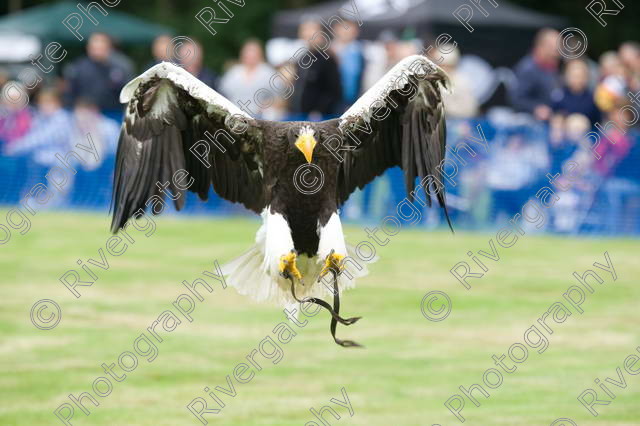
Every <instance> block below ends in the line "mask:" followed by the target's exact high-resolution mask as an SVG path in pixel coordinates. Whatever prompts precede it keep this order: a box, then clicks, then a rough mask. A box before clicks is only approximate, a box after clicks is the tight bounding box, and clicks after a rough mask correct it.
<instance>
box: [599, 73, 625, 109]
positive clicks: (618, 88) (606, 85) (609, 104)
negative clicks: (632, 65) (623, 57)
mask: <svg viewBox="0 0 640 426" xmlns="http://www.w3.org/2000/svg"><path fill="white" fill-rule="evenodd" d="M627 83H628V80H627V70H626V68H625V67H624V66H622V63H619V64H618V66H615V67H612V68H611V74H609V75H608V76H607V77H605V78H604V79H603V80H602V81H601V82H600V83H599V84H598V86H597V87H596V90H595V96H594V99H595V103H596V105H597V106H598V108H599V109H600V110H601V111H603V112H606V113H608V112H610V111H612V110H615V109H616V108H617V107H619V103H620V102H621V99H624V97H625V96H626V93H627V92H628V90H629V87H628V84H627Z"/></svg>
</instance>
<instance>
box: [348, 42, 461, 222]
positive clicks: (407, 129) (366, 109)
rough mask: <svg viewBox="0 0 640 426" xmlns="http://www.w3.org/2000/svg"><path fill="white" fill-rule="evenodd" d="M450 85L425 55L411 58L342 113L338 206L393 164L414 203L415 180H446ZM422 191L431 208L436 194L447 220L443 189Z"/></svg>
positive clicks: (446, 78) (427, 187)
mask: <svg viewBox="0 0 640 426" xmlns="http://www.w3.org/2000/svg"><path fill="white" fill-rule="evenodd" d="M448 86H449V79H448V76H447V75H446V73H445V72H444V71H443V70H442V69H441V68H440V67H438V66H437V65H435V64H434V63H433V62H431V61H430V60H429V59H427V58H426V57H424V56H420V55H415V56H410V57H408V58H405V59H403V60H402V61H401V62H400V63H398V64H397V65H396V66H395V67H393V69H392V70H391V71H389V72H388V73H387V74H386V75H385V76H384V77H383V78H382V79H381V80H380V81H379V82H378V83H376V85H375V86H373V87H372V88H371V89H369V90H368V91H367V92H366V93H365V94H364V95H363V96H362V97H361V98H360V99H359V100H358V101H357V102H356V103H355V104H354V105H353V106H352V107H351V108H349V110H348V111H347V112H345V113H344V114H343V115H342V117H341V118H340V119H339V120H340V121H339V124H338V128H339V130H340V132H341V134H342V141H341V142H342V148H341V150H340V155H341V157H342V158H343V159H344V161H342V162H341V163H340V166H339V175H338V189H337V190H338V194H337V196H338V202H339V203H340V204H342V203H344V202H345V201H346V200H347V198H349V195H351V193H352V192H353V191H354V190H355V189H356V188H363V187H364V186H365V185H366V184H367V183H369V182H371V181H372V180H373V179H374V178H375V177H376V176H379V175H381V174H382V173H384V171H385V170H387V169H388V168H391V167H394V166H400V167H401V168H402V170H403V171H404V178H405V186H406V189H407V194H408V197H409V199H410V200H411V201H413V196H412V194H411V192H412V191H413V189H414V185H415V180H416V177H419V178H420V181H421V182H423V180H424V179H425V178H427V177H428V176H433V177H434V178H437V179H438V182H442V176H441V171H440V169H439V168H438V166H439V165H440V163H441V162H442V160H443V159H444V156H445V144H446V123H445V113H444V105H443V102H442V94H443V91H444V90H447V89H448ZM427 181H429V179H428V178H427ZM424 187H425V191H426V192H427V197H426V198H427V202H428V203H429V206H430V205H431V195H435V196H436V198H437V199H438V201H439V204H440V206H442V208H444V210H445V214H446V216H447V221H448V220H449V216H448V214H447V210H446V206H445V197H444V188H441V190H436V189H435V188H434V185H431V184H428V185H424ZM449 225H450V226H451V223H450V222H449Z"/></svg>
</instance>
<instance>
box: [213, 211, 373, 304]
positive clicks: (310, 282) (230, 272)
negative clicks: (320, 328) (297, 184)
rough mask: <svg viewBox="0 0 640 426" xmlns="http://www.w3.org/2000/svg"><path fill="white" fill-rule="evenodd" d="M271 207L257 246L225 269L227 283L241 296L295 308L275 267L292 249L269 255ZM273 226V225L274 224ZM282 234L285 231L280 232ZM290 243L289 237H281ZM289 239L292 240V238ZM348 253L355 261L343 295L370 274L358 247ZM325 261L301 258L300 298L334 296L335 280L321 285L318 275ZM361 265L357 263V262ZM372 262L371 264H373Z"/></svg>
mask: <svg viewBox="0 0 640 426" xmlns="http://www.w3.org/2000/svg"><path fill="white" fill-rule="evenodd" d="M267 212H268V208H267V209H265V211H263V213H262V217H263V225H262V226H261V227H260V229H259V230H258V232H257V234H256V244H255V245H253V246H252V247H251V248H250V249H249V250H247V251H246V252H245V253H244V254H242V255H241V256H239V257H238V258H236V259H234V260H232V261H230V262H229V263H227V264H226V265H224V266H223V267H222V273H223V274H224V275H225V277H226V280H227V284H229V285H230V286H231V287H234V288H235V289H236V290H237V291H238V293H240V294H242V295H245V296H249V297H251V298H252V299H254V300H256V301H258V302H275V303H277V304H279V305H281V306H290V305H294V304H296V303H297V302H296V301H295V300H294V299H293V296H292V295H291V283H290V282H289V280H286V279H284V278H282V277H281V276H280V275H279V273H278V271H277V270H275V271H273V270H272V269H273V268H272V267H271V265H273V264H274V260H275V262H276V264H277V261H278V260H279V258H280V256H281V255H284V254H286V253H287V252H288V251H289V250H290V249H289V250H286V249H284V247H280V248H279V249H280V250H281V251H283V253H278V254H275V253H266V241H267V233H268V232H269V230H268V229H267V227H268V225H269V223H270V221H269V218H268V217H267V216H268V213H267ZM271 223H273V222H271ZM278 231H282V229H278ZM281 238H283V240H285V241H286V237H284V236H281ZM288 238H291V237H290V235H289V236H288ZM346 252H347V253H346V254H347V256H348V257H349V258H351V259H353V260H354V262H347V263H346V267H345V271H343V273H341V274H340V276H339V277H338V290H339V292H340V293H342V291H344V290H346V289H350V288H353V287H355V281H356V278H361V277H364V276H366V275H367V274H368V273H369V270H368V268H367V264H366V263H365V262H362V261H361V260H360V259H359V258H358V257H357V256H356V253H355V248H354V247H353V246H351V245H349V244H347V245H346ZM324 260H325V259H324V258H323V257H319V256H314V257H311V258H309V257H308V256H306V255H299V256H298V259H297V266H298V269H299V270H300V272H301V274H302V277H303V281H304V284H305V285H301V284H300V283H299V282H296V296H297V297H298V298H299V299H302V298H304V297H322V298H327V297H331V296H332V293H331V287H332V281H331V280H330V279H325V280H324V281H325V282H326V283H327V285H326V286H325V285H323V283H322V282H317V279H318V275H319V274H320V271H321V270H322V267H323V265H324ZM375 260H377V259H374V260H373V261H375ZM356 262H357V263H356ZM369 263H371V262H369Z"/></svg>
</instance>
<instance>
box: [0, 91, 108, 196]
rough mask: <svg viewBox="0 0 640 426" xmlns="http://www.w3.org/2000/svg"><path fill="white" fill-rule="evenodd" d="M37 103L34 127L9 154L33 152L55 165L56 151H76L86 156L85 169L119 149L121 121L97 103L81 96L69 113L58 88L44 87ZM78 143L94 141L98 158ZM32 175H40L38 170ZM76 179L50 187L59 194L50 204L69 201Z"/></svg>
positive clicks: (35, 157) (42, 163) (38, 159)
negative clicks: (105, 111) (116, 120)
mask: <svg viewBox="0 0 640 426" xmlns="http://www.w3.org/2000/svg"><path fill="white" fill-rule="evenodd" d="M37 103H38V108H37V113H36V115H35V118H34V124H33V127H32V128H31V130H29V132H28V133H27V134H26V135H25V136H24V137H22V138H20V139H18V140H16V141H15V143H14V144H13V145H11V146H10V147H9V148H8V149H7V154H8V155H23V154H31V156H32V159H33V161H34V163H35V165H36V166H38V167H45V168H51V167H54V166H58V165H59V162H58V160H57V159H56V157H55V155H56V154H60V155H65V154H66V153H67V152H69V151H71V150H74V151H75V152H76V153H77V154H78V155H79V156H80V158H81V159H82V163H81V166H82V168H83V169H85V170H93V169H96V168H97V167H99V166H100V165H101V163H102V160H104V158H105V157H106V155H105V154H106V153H112V152H115V147H116V144H117V140H118V133H119V126H118V123H117V122H115V121H114V120H111V119H109V118H106V117H105V116H103V115H101V114H100V112H99V109H98V107H97V105H95V104H92V103H91V102H90V101H87V100H84V99H82V98H80V99H78V101H77V103H76V105H75V106H74V109H73V112H68V111H67V110H65V109H64V108H63V107H62V100H61V98H60V96H59V95H58V92H57V91H55V90H54V89H43V90H42V91H41V92H40V93H39V95H38V97H37ZM89 138H90V141H91V142H89V141H88V139H89ZM77 143H82V144H83V145H85V146H88V145H90V144H92V145H93V146H94V147H95V149H96V150H97V155H98V159H97V160H96V158H95V157H94V155H92V154H91V153H85V152H83V151H82V150H78V149H77V148H76V147H75V145H76V144H77ZM71 161H72V164H71V166H72V167H75V166H76V164H75V163H73V160H71ZM31 174H32V175H33V176H39V175H38V174H37V173H31ZM73 178H74V175H72V174H68V176H67V179H68V180H67V182H66V184H65V185H64V187H63V188H60V187H57V188H52V187H49V188H48V189H49V192H51V193H55V194H57V195H56V197H55V199H54V200H53V202H49V203H48V205H49V206H50V207H51V206H55V205H60V204H62V203H64V202H65V201H66V199H67V198H68V195H69V194H70V191H71V188H72V187H73ZM31 186H32V185H27V186H26V187H27V188H29V187H31Z"/></svg>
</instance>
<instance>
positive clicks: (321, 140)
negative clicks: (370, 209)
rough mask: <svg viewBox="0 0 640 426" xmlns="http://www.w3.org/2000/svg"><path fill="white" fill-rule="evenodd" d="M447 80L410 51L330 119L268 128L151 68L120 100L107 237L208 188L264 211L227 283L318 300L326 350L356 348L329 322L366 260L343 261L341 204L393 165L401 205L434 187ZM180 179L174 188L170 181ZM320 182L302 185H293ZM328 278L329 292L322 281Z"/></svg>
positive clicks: (169, 72) (257, 292)
mask: <svg viewBox="0 0 640 426" xmlns="http://www.w3.org/2000/svg"><path fill="white" fill-rule="evenodd" d="M449 85H450V82H449V78H448V76H447V74H446V73H445V72H444V71H443V70H442V69H441V68H440V67H438V66H437V65H436V64H434V63H433V62H432V61H430V60H429V59H428V58H427V57H425V56H422V55H414V56H410V57H407V58H405V59H403V60H402V61H400V62H399V63H398V64H397V65H395V66H394V67H393V68H392V69H391V70H390V71H389V72H388V73H387V74H386V75H385V76H384V77H383V78H381V79H380V80H379V81H378V82H377V83H376V84H375V85H374V86H373V87H372V88H370V89H369V90H368V91H366V92H365V93H364V95H363V96H362V97H361V98H360V99H359V100H358V101H357V102H356V103H355V104H354V105H353V106H351V107H350V108H349V109H348V110H347V111H346V112H345V113H344V114H343V115H342V116H341V117H339V118H336V119H331V120H326V121H321V122H297V121H296V122H274V121H267V120H260V119H256V118H254V117H252V116H251V115H249V114H248V113H246V112H245V111H243V110H242V109H240V108H238V107H237V106H236V105H234V104H233V103H232V102H230V101H229V100H228V99H226V98H225V97H224V96H222V95H221V94H219V93H217V92H216V91H215V90H213V89H211V88H210V87H208V86H207V85H205V84H204V83H202V82H201V81H200V80H198V79H197V78H196V77H194V76H193V75H191V74H190V73H189V72H187V71H185V70H184V69H182V68H181V67H179V66H176V65H174V64H172V63H168V62H163V63H160V64H158V65H155V66H154V67H152V68H150V69H149V70H147V71H146V72H144V73H143V74H141V75H140V76H138V77H137V78H135V79H133V80H132V81H131V82H129V83H128V84H127V85H126V86H125V87H124V88H123V89H122V91H121V94H120V101H121V102H122V103H124V104H127V106H126V111H125V117H124V122H123V124H122V130H121V133H120V138H119V142H118V150H117V155H116V166H115V176H114V185H113V200H112V212H113V218H112V224H111V230H112V232H114V233H117V232H118V231H119V230H120V229H121V228H123V227H124V226H125V225H126V223H127V221H128V220H129V219H130V218H132V217H134V218H135V217H136V212H138V211H140V209H142V210H141V211H142V212H144V211H147V210H149V209H151V211H152V213H153V214H156V213H158V211H157V209H155V207H154V203H155V202H157V200H158V199H160V200H164V199H165V197H166V196H170V195H171V194H174V197H170V198H171V199H172V200H175V201H174V202H175V207H176V209H177V210H180V209H181V208H182V207H183V206H184V203H185V196H184V195H185V191H191V192H194V193H196V194H197V195H198V196H199V198H200V199H201V200H203V201H206V200H207V199H208V195H209V190H210V188H211V187H213V190H214V191H215V193H216V194H217V195H218V196H219V197H221V198H224V199H226V200H228V201H231V202H234V203H240V204H242V205H243V206H244V207H246V208H247V209H248V210H251V211H253V212H255V213H257V214H260V215H261V216H262V226H261V227H260V228H259V230H258V232H257V234H256V239H255V244H254V245H253V246H252V247H251V248H250V249H249V250H248V251H247V252H246V253H244V254H242V255H241V256H239V257H238V258H236V259H235V260H232V261H231V262H229V263H228V264H226V265H225V266H223V267H222V272H223V274H224V275H225V277H226V282H227V284H229V285H230V286H232V287H234V288H235V289H236V290H237V291H238V292H239V293H240V294H243V295H248V296H250V297H252V298H254V299H255V300H257V301H273V302H277V303H280V304H283V305H285V306H291V305H296V304H300V303H303V302H314V303H317V304H319V305H321V306H323V307H325V308H326V309H328V310H329V312H330V313H331V316H332V319H331V333H332V335H333V338H334V340H335V341H336V343H338V344H340V345H342V346H359V345H358V344H357V343H355V342H353V341H349V340H340V339H338V338H337V337H336V336H335V328H336V323H337V322H340V323H342V324H345V325H350V324H353V323H355V322H356V321H357V320H358V319H359V318H360V317H353V318H348V319H345V318H343V317H341V316H340V315H339V297H340V294H341V293H342V291H343V290H345V289H348V288H352V287H354V286H355V279H356V278H360V277H362V276H364V275H366V274H367V273H368V270H367V267H366V264H365V265H355V262H349V259H355V258H356V255H355V252H354V247H353V246H351V245H348V244H347V243H346V242H345V237H344V235H343V231H342V225H341V222H340V216H339V209H340V207H341V206H342V205H343V204H344V203H345V202H346V201H347V199H348V198H349V196H350V194H352V193H353V192H354V191H355V190H356V189H357V188H363V187H364V186H365V185H367V184H368V183H369V182H371V181H372V180H373V179H374V178H376V177H377V176H379V175H381V174H382V173H384V172H385V170H387V169H389V168H391V167H395V166H399V167H400V168H401V169H402V170H403V172H404V181H405V186H406V190H407V194H408V198H409V200H410V201H413V196H414V192H412V189H414V188H415V181H416V179H418V178H419V179H420V181H421V182H424V180H425V179H428V177H429V176H431V177H435V178H439V179H440V182H441V181H442V179H441V178H442V176H441V169H440V168H439V167H438V166H439V164H440V163H441V162H442V161H443V159H444V156H445V148H446V123H445V111H444V105H443V100H442V99H443V94H444V92H445V91H446V90H449ZM301 170H302V172H301ZM180 172H182V175H181V177H182V183H183V184H180V181H179V182H176V181H175V179H173V180H172V176H175V175H176V173H180ZM187 176H188V178H187ZM184 181H187V182H188V183H189V184H190V185H189V186H188V187H187V185H185V184H184ZM318 182H320V183H321V186H319V187H317V188H313V189H312V190H306V189H305V188H303V187H301V186H304V184H305V183H306V184H309V183H318ZM423 188H424V191H425V192H426V201H427V202H428V205H429V206H431V204H432V199H433V200H434V201H435V200H437V201H438V203H439V205H440V207H441V208H443V209H444V212H445V215H446V218H447V221H449V216H448V214H447V211H446V205H445V195H444V190H437V189H434V187H433V186H430V185H424V184H423ZM166 189H169V190H170V194H168V195H167V192H166ZM176 194H179V195H183V196H177V195H176ZM153 200H156V201H153ZM449 226H451V223H450V221H449ZM354 265H355V266H354ZM329 273H331V276H333V287H331V286H328V285H326V283H324V285H323V283H322V278H323V277H326V276H327V275H328V274H329ZM326 295H333V298H334V305H333V307H332V306H331V305H329V304H328V303H327V302H325V301H324V300H322V297H324V296H326Z"/></svg>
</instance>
